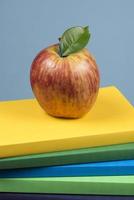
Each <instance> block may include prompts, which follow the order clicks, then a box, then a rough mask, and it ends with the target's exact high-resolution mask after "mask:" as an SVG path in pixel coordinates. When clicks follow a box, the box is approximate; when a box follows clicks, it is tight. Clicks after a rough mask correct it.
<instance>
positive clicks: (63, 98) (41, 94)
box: [30, 44, 100, 118]
mask: <svg viewBox="0 0 134 200" xmlns="http://www.w3.org/2000/svg"><path fill="white" fill-rule="evenodd" d="M71 48H72V47H71ZM60 50H61V49H60V45H59V44H55V45H52V46H49V47H47V48H45V49H43V50H42V51H41V52H40V53H39V54H38V55H37V56H36V57H35V59H34V60H33V62H32V65H31V70H30V82H31V87H32V90H33V93H34V95H35V97H36V99H37V101H38V102H39V104H40V106H41V107H42V108H43V109H44V110H45V111H46V112H47V113H48V114H49V115H51V116H54V117H62V118H80V117H82V116H83V115H84V114H86V113H87V112H88V111H89V110H90V109H91V108H92V106H93V104H94V103H95V101H96V98H97V95H98V91H99V83H100V76H99V70H98V67H97V64H96V61H95V59H94V58H93V56H92V55H91V54H90V53H89V51H88V50H87V49H85V48H80V49H79V48H77V51H76V50H75V51H74V49H73V50H72V49H71V53H68V55H64V56H62V55H61V53H60ZM68 52H69V50H68ZM64 53H65V52H64Z"/></svg>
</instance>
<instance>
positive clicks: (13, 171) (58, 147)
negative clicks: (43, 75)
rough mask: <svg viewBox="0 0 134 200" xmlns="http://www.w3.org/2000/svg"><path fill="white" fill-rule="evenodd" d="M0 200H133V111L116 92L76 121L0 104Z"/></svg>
mask: <svg viewBox="0 0 134 200" xmlns="http://www.w3.org/2000/svg"><path fill="white" fill-rule="evenodd" d="M0 199H2V200H6V199H8V200H13V199H16V200H22V199H23V200H30V199H31V200H90V199H92V200H97V199H98V200H102V199H103V200H110V199H113V200H116V199H118V200H125V199H126V200H129V199H134V108H133V106H132V105H130V103H129V102H128V101H127V100H126V98H125V97H124V96H123V95H122V94H121V93H120V92H119V90H118V89H117V88H115V87H106V88H101V89H100V91H99V96H98V99H97V101H96V103H95V105H94V107H93V108H92V110H91V111H90V112H89V113H88V114H86V115H85V116H84V117H82V118H80V119H62V118H54V117H51V116H49V115H47V114H46V113H45V112H44V111H43V110H42V109H41V108H40V107H39V105H38V103H37V101H36V100H35V99H26V100H15V101H6V102H0Z"/></svg>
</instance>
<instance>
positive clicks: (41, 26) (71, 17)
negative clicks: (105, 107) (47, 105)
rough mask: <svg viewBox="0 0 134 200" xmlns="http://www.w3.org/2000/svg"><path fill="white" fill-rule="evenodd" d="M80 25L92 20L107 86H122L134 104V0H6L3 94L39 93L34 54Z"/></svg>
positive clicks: (0, 6) (1, 34) (1, 19)
mask: <svg viewBox="0 0 134 200" xmlns="http://www.w3.org/2000/svg"><path fill="white" fill-rule="evenodd" d="M77 25H81V26H86V25H89V28H90V31H91V33H92V36H91V40H90V43H89V45H88V48H89V49H90V51H91V53H92V54H94V56H95V57H96V60H97V63H98V65H99V68H100V73H101V86H107V85H115V86H117V87H118V88H119V89H120V90H121V91H122V92H123V93H124V94H125V96H126V97H127V98H128V99H129V100H130V102H131V103H133V105H134V39H133V38H134V1H133V0H0V100H10V99H20V98H31V97H33V93H32V90H31V87H30V83H29V70H30V65H31V62H32V60H33V58H34V57H35V55H36V54H37V53H38V52H39V51H40V50H41V49H43V48H44V47H47V46H48V45H50V44H53V43H57V41H58V40H57V38H58V37H59V36H60V35H61V34H62V33H63V32H64V30H65V29H67V28H69V27H71V26H77Z"/></svg>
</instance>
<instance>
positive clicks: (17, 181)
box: [0, 176, 134, 195]
mask: <svg viewBox="0 0 134 200" xmlns="http://www.w3.org/2000/svg"><path fill="white" fill-rule="evenodd" d="M0 192H19V193H50V194H52V193H57V194H96V195H98V194H99V195H134V176H102V177H97V176H96V177H63V178H9V179H0Z"/></svg>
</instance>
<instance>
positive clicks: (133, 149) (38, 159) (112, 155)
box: [0, 143, 134, 169]
mask: <svg viewBox="0 0 134 200" xmlns="http://www.w3.org/2000/svg"><path fill="white" fill-rule="evenodd" d="M125 159H134V143H128V144H120V145H111V146H102V147H90V148H85V149H76V150H66V151H59V152H49V153H42V154H33V155H26V156H18V157H10V158H1V159H0V169H13V168H25V167H41V166H52V165H53V166H54V165H65V164H79V163H87V162H88V163H89V162H101V161H112V160H125Z"/></svg>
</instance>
